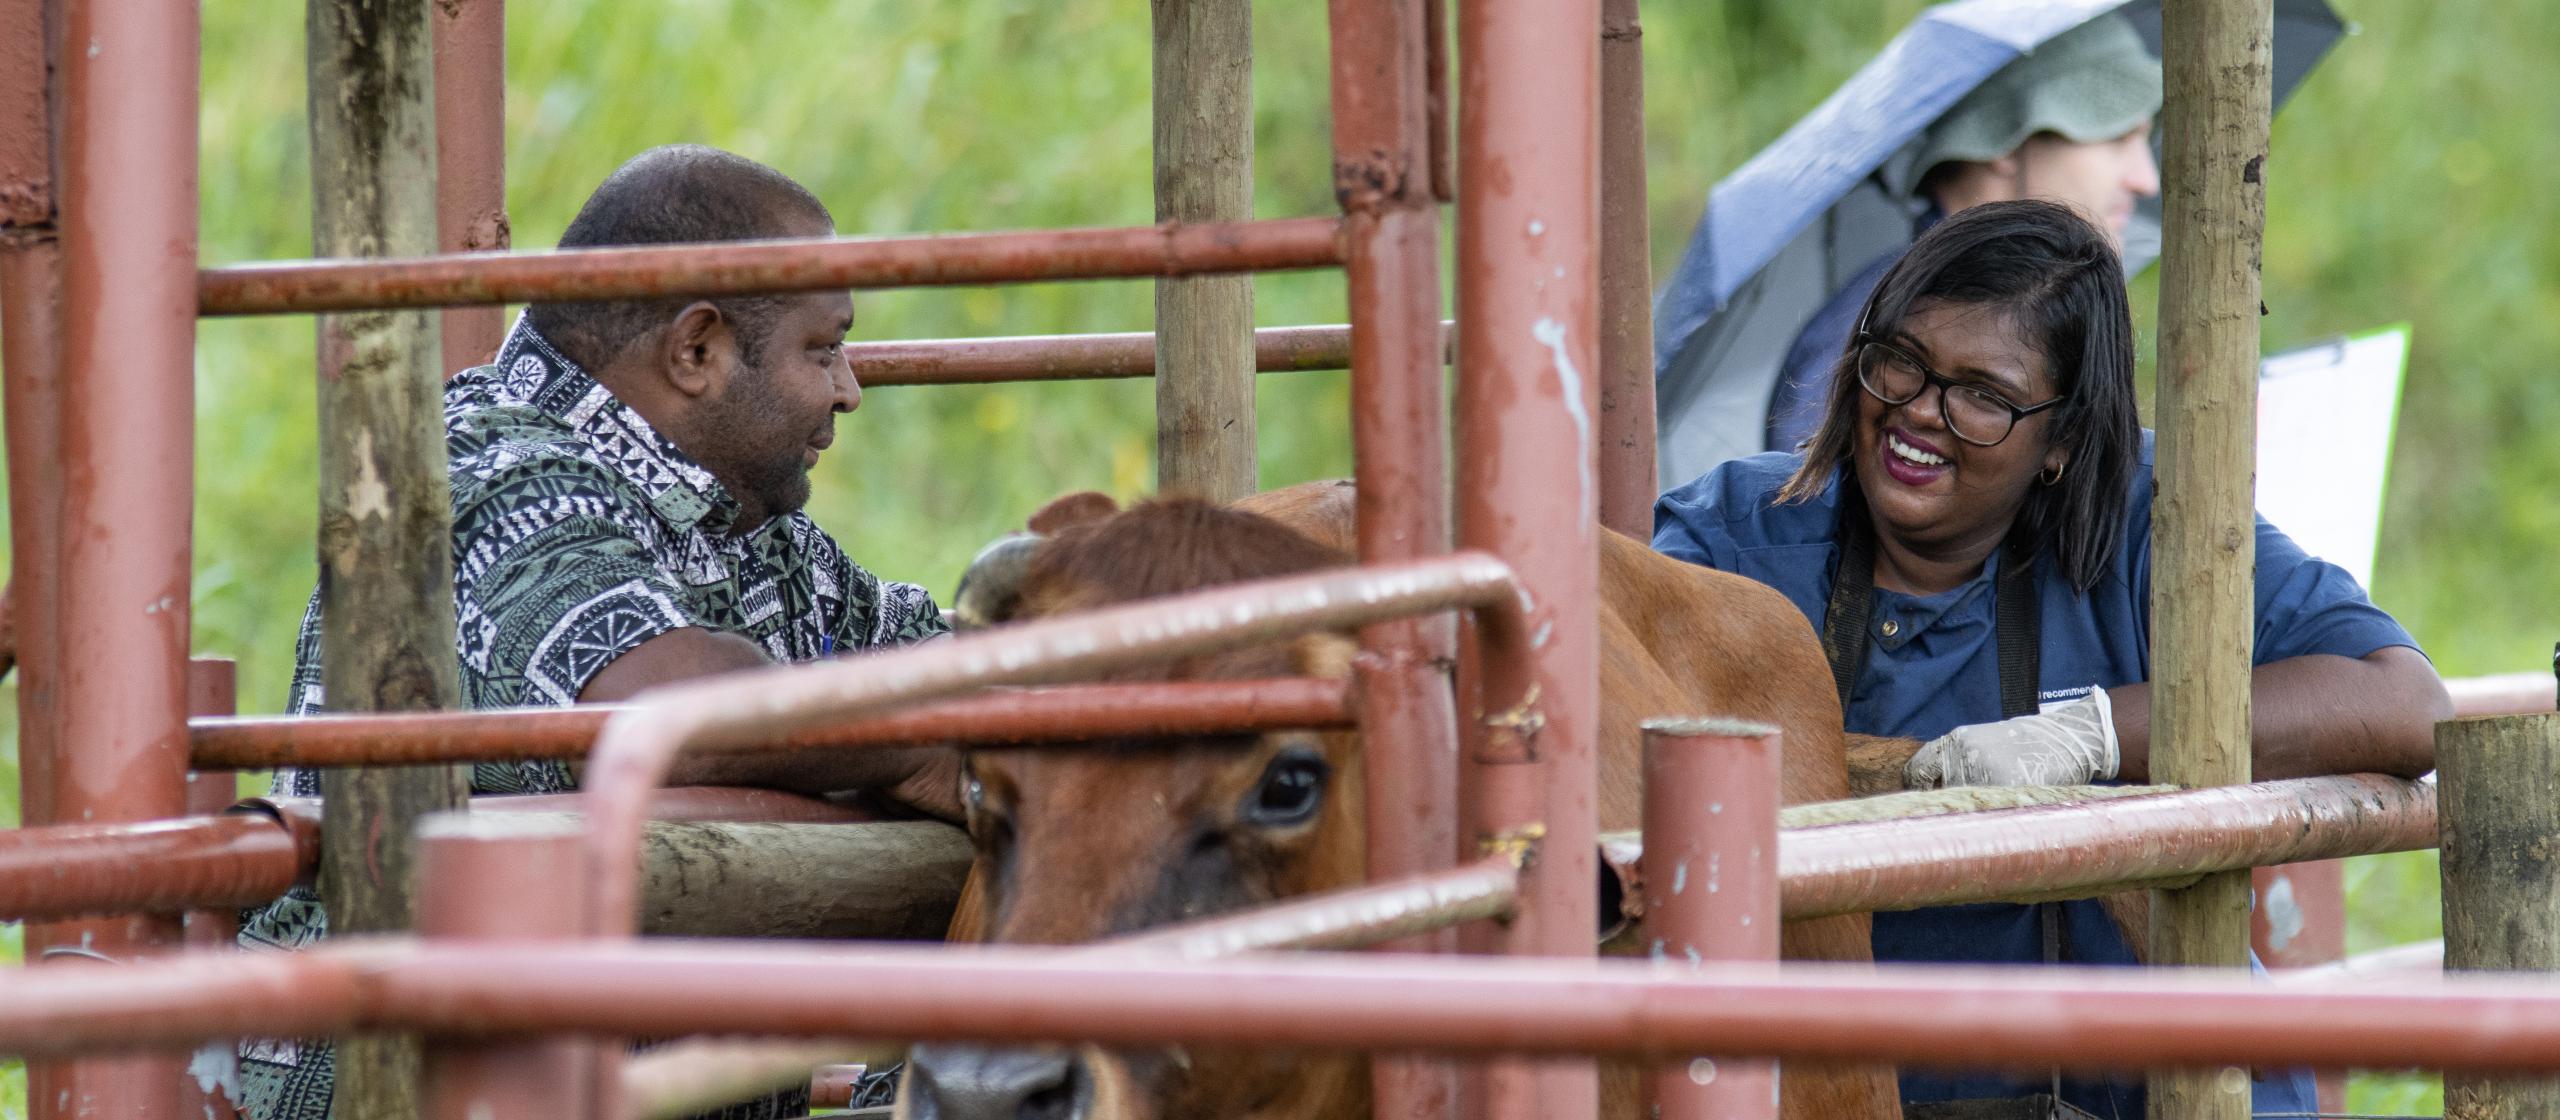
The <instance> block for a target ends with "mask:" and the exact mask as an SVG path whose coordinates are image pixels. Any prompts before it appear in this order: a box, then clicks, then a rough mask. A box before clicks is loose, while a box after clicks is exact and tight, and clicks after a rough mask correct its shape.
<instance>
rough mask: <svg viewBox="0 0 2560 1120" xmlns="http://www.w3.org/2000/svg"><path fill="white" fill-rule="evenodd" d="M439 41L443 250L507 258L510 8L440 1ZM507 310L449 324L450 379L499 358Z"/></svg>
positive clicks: (439, 230)
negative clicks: (503, 252)
mask: <svg viewBox="0 0 2560 1120" xmlns="http://www.w3.org/2000/svg"><path fill="white" fill-rule="evenodd" d="M427 24H428V30H429V32H430V34H431V35H432V37H433V40H434V50H435V71H436V74H435V98H436V249H437V250H438V251H440V252H446V253H476V252H487V251H492V250H504V249H506V248H507V247H508V246H509V245H511V244H513V242H514V234H513V232H512V230H511V229H510V228H509V226H508V224H507V7H506V0H441V2H439V3H437V4H434V5H432V6H430V7H429V8H428V10H427ZM505 315H506V309H505V308H503V307H495V306H491V307H457V308H452V309H450V310H447V311H446V312H445V313H444V315H443V316H442V318H443V320H444V335H443V340H444V341H443V345H444V354H443V361H442V363H441V364H442V365H443V366H444V374H445V376H447V377H451V376H453V374H454V373H456V372H458V371H460V370H464V369H468V368H470V367H472V366H476V365H480V364H481V363H484V362H488V361H490V360H493V359H495V358H496V357H497V356H498V345H499V344H500V343H502V342H504V341H506V334H507V322H506V318H505Z"/></svg>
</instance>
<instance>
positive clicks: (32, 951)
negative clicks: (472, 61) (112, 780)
mask: <svg viewBox="0 0 2560 1120" xmlns="http://www.w3.org/2000/svg"><path fill="white" fill-rule="evenodd" d="M60 16H61V10H60V5H59V3H55V2H49V0H5V2H0V372H5V377H6V382H5V386H4V387H0V394H5V405H6V411H7V414H8V440H9V445H8V463H9V556H10V572H9V579H10V584H11V587H10V595H11V598H12V600H13V602H12V610H13V612H14V614H15V618H14V620H13V621H14V623H15V625H16V627H17V639H18V811H19V823H20V824H21V825H40V824H52V823H55V821H54V817H53V770H54V759H55V757H56V756H57V755H58V754H59V752H60V746H59V744H60V737H59V735H58V734H57V733H56V729H55V726H54V695H55V689H56V687H57V684H56V682H57V681H58V680H59V674H60V669H61V656H62V651H61V644H60V639H59V635H60V633H61V630H60V627H59V626H58V625H57V620H58V619H59V617H60V610H61V582H60V580H61V548H62V474H61V471H62V365H61V363H62V348H61V344H62V338H61V325H62V246H61V242H60V241H59V240H58V227H57V225H56V206H57V194H56V191H55V186H56V184H57V183H58V182H59V178H60V175H59V168H58V167H57V165H56V156H57V155H58V150H57V146H56V138H57V137H58V136H59V135H60V130H59V129H58V128H57V127H56V125H57V124H58V122H59V118H60V115H61V101H60V99H59V98H58V97H56V96H55V92H56V88H55V83H56V81H57V80H58V75H57V73H56V68H55V66H54V62H55V59H56V57H57V56H58V53H59V51H58V45H59V43H60V32H61V30H62V28H61V19H60ZM60 928H61V927H60V925H58V924H37V925H31V926H29V927H28V928H27V930H26V940H25V949H26V954H27V957H28V958H29V959H32V960H42V959H43V958H44V954H45V950H46V949H47V948H48V947H49V946H51V945H52V944H54V943H55V940H56V931H57V930H59V929H60ZM78 939H79V934H78V931H77V930H76V929H75V930H72V931H71V932H70V933H69V936H68V940H69V941H70V942H71V943H73V944H76V943H77V942H78ZM74 1068H75V1067H74V1066H73V1065H72V1064H71V1063H68V1062H61V1061H38V1062H30V1063H28V1064H27V1114H28V1115H29V1116H31V1117H38V1118H41V1120H55V1118H58V1117H64V1116H69V1115H71V1114H72V1110H71V1109H70V1107H69V1100H68V1098H67V1097H66V1096H63V1095H62V1093H63V1092H64V1090H67V1089H68V1088H69V1087H70V1085H71V1084H72V1081H71V1080H70V1074H71V1073H72V1071H73V1070H74Z"/></svg>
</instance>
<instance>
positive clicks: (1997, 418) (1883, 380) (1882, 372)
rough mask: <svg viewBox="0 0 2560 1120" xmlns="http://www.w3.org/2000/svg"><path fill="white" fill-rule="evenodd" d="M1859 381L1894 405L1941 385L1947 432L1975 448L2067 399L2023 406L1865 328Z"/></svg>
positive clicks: (1873, 394)
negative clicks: (1956, 377) (1932, 366)
mask: <svg viewBox="0 0 2560 1120" xmlns="http://www.w3.org/2000/svg"><path fill="white" fill-rule="evenodd" d="M1858 384H1859V385H1860V386H1862V387H1864V388H1865V389H1866V391H1867V395H1868V396H1871V397H1874V398H1875V399H1877V400H1880V401H1883V402H1884V403H1886V404H1891V405H1901V404H1909V403H1911V402H1912V401H1913V400H1916V399H1918V398H1919V396H1920V394H1922V393H1925V392H1928V391H1929V387H1930V386H1932V385H1934V386H1937V388H1938V415H1939V416H1942V417H1944V418H1945V419H1946V422H1947V430H1948V431H1951V432H1954V433H1955V434H1956V438H1957V439H1960V440H1963V441H1965V442H1966V443H1970V444H1973V445H1974V446H1976V447H1992V446H1996V445H1998V444H1999V442H2000V441H2001V440H2004V439H2007V438H2009V433H2010V431H2012V430H2013V429H2015V428H2016V427H2017V426H2018V421H2019V420H2020V419H2021V418H2024V417H2028V416H2033V415H2035V414H2036V413H2039V412H2042V411H2044V410H2046V409H2048V408H2052V407H2053V406H2055V405H2058V404H2061V403H2062V401H2063V398H2061V397H2055V398H2053V399H2052V400H2049V401H2046V402H2044V403H2042V404H2031V405H2028V406H2026V407H2024V408H2020V407H2018V406H2017V405H2014V404H2011V403H2009V401H2008V400H2007V398H2004V397H2002V396H2001V395H2000V394H1998V393H1994V392H1992V391H1991V390H1989V389H1985V388H1982V387H1980V386H1976V385H1967V384H1965V383H1963V382H1961V381H1956V380H1953V379H1951V378H1949V377H1947V376H1946V375H1944V374H1941V373H1939V372H1938V371H1936V370H1934V369H1930V368H1929V363H1927V362H1923V361H1921V360H1920V359H1919V358H1916V357H1913V356H1912V354H1911V352H1910V351H1908V350H1905V349H1903V348H1901V347H1899V346H1896V345H1894V344H1892V343H1890V342H1886V341H1884V340H1882V339H1879V338H1876V337H1874V336H1873V335H1869V334H1867V333H1865V332H1863V331H1861V332H1859V335H1858Z"/></svg>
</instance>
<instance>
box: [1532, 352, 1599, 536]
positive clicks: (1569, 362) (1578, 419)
mask: <svg viewBox="0 0 2560 1120" xmlns="http://www.w3.org/2000/svg"><path fill="white" fill-rule="evenodd" d="M1529 336H1530V337H1531V338H1535V339H1537V340H1538V345H1540V346H1544V347H1546V348H1547V352H1548V353H1549V354H1552V355H1554V356H1555V362H1556V380H1557V381H1560V382H1562V383H1563V384H1564V410H1565V414H1566V415H1568V416H1571V417H1573V432H1574V437H1575V444H1574V456H1573V461H1574V463H1575V465H1576V466H1578V467H1579V468H1580V469H1581V473H1582V507H1581V511H1580V514H1579V516H1578V518H1577V520H1578V522H1580V523H1584V524H1588V523H1589V522H1590V520H1591V518H1592V516H1593V515H1594V514H1595V513H1596V512H1597V509H1598V500H1597V498H1596V497H1595V492H1596V491H1597V489H1598V487H1597V486H1596V485H1595V484H1594V483H1593V482H1592V478H1591V472H1592V467H1591V455H1592V447H1591V409H1590V407H1589V406H1587V405H1585V404H1584V403H1583V401H1582V371H1581V370H1580V369H1577V368H1575V367H1574V364H1573V355H1572V354H1569V353H1567V352H1566V351H1565V345H1564V324H1562V323H1559V322H1556V321H1555V320H1553V319H1545V318H1541V319H1539V320H1538V321H1537V322H1535V323H1532V324H1530V326H1529Z"/></svg>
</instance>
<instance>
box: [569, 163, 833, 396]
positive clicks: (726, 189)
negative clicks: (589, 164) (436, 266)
mask: <svg viewBox="0 0 2560 1120" xmlns="http://www.w3.org/2000/svg"><path fill="white" fill-rule="evenodd" d="M834 226H835V219H834V217H833V216H832V215H830V214H829V213H828V212H827V207H826V204H825V203H822V202H819V201H818V197H817V196H816V195H813V194H810V193H809V191H808V189H807V188H805V187H802V186H801V185H800V184H798V183H795V182H792V181H791V177H790V176H787V175H784V174H783V173H781V172H779V171H776V170H774V169H772V168H770V167H766V166H765V165H763V164H761V163H757V162H756V161H754V160H751V159H748V158H746V157H744V156H740V155H734V154H731V153H729V152H724V151H721V150H720V149H718V148H709V147H704V146H702V145H699V144H670V145H668V146H666V147H663V148H651V149H649V150H648V151H645V152H642V153H640V154H639V155H637V156H634V157H632V159H631V161H630V162H629V163H625V164H623V165H622V166H621V167H619V168H616V169H615V170H614V173H613V174H611V175H609V176H606V177H605V181H604V183H603V184H602V185H600V186H598V187H597V188H596V190H595V193H594V194H592V195H589V196H587V203H586V205H585V206H582V207H580V208H579V209H578V216H577V218H576V219H575V220H573V221H571V222H570V223H569V228H568V230H567V231H566V232H564V233H562V234H561V235H560V247H561V248H563V249H591V248H600V247H604V246H611V245H666V244H676V243H683V242H697V241H758V240H767V239H771V238H778V237H810V236H823V235H825V234H827V233H830V232H832V231H833V229H834ZM689 302H692V301H690V300H686V299H682V298H677V299H664V300H621V301H614V302H609V303H537V304H534V305H532V306H531V307H530V308H528V309H527V313H528V314H529V315H530V316H531V317H532V319H533V326H534V329H536V330H538V331H541V332H542V335H543V337H545V338H547V339H550V340H551V342H552V344H553V345H555V346H558V347H560V348H561V349H562V350H563V351H565V352H567V354H568V356H569V358H570V359H571V360H573V361H576V362H577V363H578V364H579V365H582V366H585V367H586V368H587V369H589V370H590V371H596V370H602V369H604V368H605V367H606V366H607V365H610V364H611V363H612V362H613V359H614V357H615V356H616V355H618V354H620V353H621V352H622V350H623V348H624V347H626V346H629V345H630V344H631V343H632V342H633V341H635V340H638V339H640V338H642V337H644V336H646V335H648V334H649V333H650V332H652V331H654V330H657V329H658V328H660V327H662V326H665V325H666V323H667V321H668V320H669V319H671V318H673V317H674V316H675V315H676V314H677V313H678V312H679V311H681V310H682V309H683V308H684V307H685V305H686V304H687V303H689ZM714 306H716V307H718V308H719V309H720V312H721V314H722V315H723V316H724V317H726V318H728V319H729V320H730V322H731V323H732V324H734V326H735V329H736V331H737V334H738V338H739V343H740V346H741V347H742V348H743V349H744V350H745V351H746V357H747V360H748V362H749V363H750V364H752V363H753V362H754V361H755V358H756V354H755V351H756V350H757V348H758V345H759V344H760V343H761V341H762V340H763V336H764V334H765V330H766V327H767V325H768V324H769V323H770V322H771V321H772V319H773V316H774V314H775V311H776V306H777V301H776V300H775V299H774V298H773V297H767V296H743V297H733V298H729V299H724V300H716V301H714Z"/></svg>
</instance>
